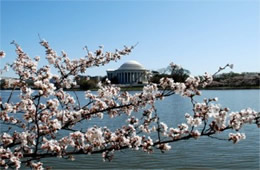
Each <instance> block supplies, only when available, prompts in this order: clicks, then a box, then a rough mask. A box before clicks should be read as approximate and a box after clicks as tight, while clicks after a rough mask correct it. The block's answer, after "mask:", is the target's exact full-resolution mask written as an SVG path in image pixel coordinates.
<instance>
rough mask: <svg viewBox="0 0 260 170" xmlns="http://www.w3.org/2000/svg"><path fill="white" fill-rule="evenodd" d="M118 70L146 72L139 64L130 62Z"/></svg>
mask: <svg viewBox="0 0 260 170" xmlns="http://www.w3.org/2000/svg"><path fill="white" fill-rule="evenodd" d="M118 70H146V69H145V68H144V66H143V65H142V64H140V63H139V62H137V61H134V60H131V61H127V62H125V63H124V64H122V65H121V66H120V67H119V69H118Z"/></svg>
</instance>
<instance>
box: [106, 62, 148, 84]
mask: <svg viewBox="0 0 260 170" xmlns="http://www.w3.org/2000/svg"><path fill="white" fill-rule="evenodd" d="M147 72H148V70H147V69H145V68H144V66H143V65H142V64H140V63H139V62H137V61H134V60H131V61H127V62H125V63H124V64H122V65H121V66H120V67H119V68H118V69H117V70H112V69H108V70H107V77H108V79H109V80H111V81H112V82H113V81H114V83H119V84H146V83H147V77H146V75H147Z"/></svg>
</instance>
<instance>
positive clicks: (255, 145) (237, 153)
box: [1, 90, 260, 169]
mask: <svg viewBox="0 0 260 170" xmlns="http://www.w3.org/2000/svg"><path fill="white" fill-rule="evenodd" d="M9 93H10V91H1V96H2V97H3V100H4V101H6V98H7V95H8V94H9ZM131 93H134V92H131ZM77 94H78V95H79V98H80V100H81V101H84V92H80V91H77ZM15 95H16V96H17V95H19V91H16V92H15ZM204 97H210V98H213V97H218V98H219V102H218V103H220V104H221V106H224V107H228V108H230V109H231V110H232V111H240V110H241V109H245V108H248V107H250V108H252V109H255V110H256V111H260V90H204V91H202V96H201V97H197V98H196V100H197V101H202V100H203V98H204ZM15 100H17V99H14V101H15ZM156 106H157V110H158V114H159V116H160V120H161V121H163V122H165V123H167V124H168V126H169V127H176V126H177V125H178V124H179V123H182V122H185V119H184V114H185V113H192V110H191V109H192V107H191V103H190V101H189V100H188V99H187V98H183V97H180V96H178V95H174V96H171V97H168V98H166V99H165V100H163V101H158V102H157V103H156ZM138 114H139V115H140V113H133V115H138ZM126 119H127V116H125V115H123V116H120V117H117V118H115V119H110V118H108V117H104V119H102V120H100V119H92V120H90V121H87V122H85V123H82V124H80V125H79V127H81V128H83V129H84V128H85V129H87V128H89V127H91V126H93V125H98V126H107V127H109V128H111V129H116V128H118V127H121V126H122V125H123V124H126V122H125V120H126ZM2 127H3V126H2ZM1 129H2V128H1ZM241 132H244V133H246V140H242V141H240V142H239V143H237V144H233V143H232V142H229V141H223V140H217V139H212V138H208V137H201V138H199V139H197V140H195V139H191V140H187V141H179V142H175V143H172V144H171V146H172V149H171V150H170V151H168V152H165V153H161V152H160V151H159V150H154V152H153V153H152V154H147V153H144V152H143V151H141V150H139V151H133V150H131V149H128V150H123V151H117V152H115V156H114V159H113V160H112V161H111V162H103V160H102V157H101V155H100V154H99V155H80V156H76V157H75V160H74V161H70V160H64V159H59V158H48V159H43V160H42V162H44V164H45V165H47V166H48V167H52V168H53V169H101V168H102V169H109V168H112V169H126V168H128V169H136V168H138V169H152V168H155V169H161V168H163V169H164V168H167V169H259V168H260V163H259V161H260V158H259V154H260V150H259V149H260V147H259V145H260V142H259V141H260V140H259V137H260V134H259V132H260V130H259V129H258V128H257V127H256V125H247V126H245V127H243V128H242V129H241ZM64 134H65V132H64ZM61 135H62V134H61ZM217 136H218V137H221V138H227V137H228V132H225V133H222V134H219V135H217Z"/></svg>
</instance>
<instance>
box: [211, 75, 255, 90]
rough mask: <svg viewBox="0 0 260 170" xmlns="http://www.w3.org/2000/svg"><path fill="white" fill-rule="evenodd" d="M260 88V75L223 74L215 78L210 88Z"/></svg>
mask: <svg viewBox="0 0 260 170" xmlns="http://www.w3.org/2000/svg"><path fill="white" fill-rule="evenodd" d="M221 87H227V88H260V73H257V72H244V73H234V72H229V73H222V74H219V75H217V76H215V77H214V79H213V82H212V83H211V84H210V85H209V86H208V88H221Z"/></svg>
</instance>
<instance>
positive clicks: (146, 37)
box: [0, 0, 260, 76]
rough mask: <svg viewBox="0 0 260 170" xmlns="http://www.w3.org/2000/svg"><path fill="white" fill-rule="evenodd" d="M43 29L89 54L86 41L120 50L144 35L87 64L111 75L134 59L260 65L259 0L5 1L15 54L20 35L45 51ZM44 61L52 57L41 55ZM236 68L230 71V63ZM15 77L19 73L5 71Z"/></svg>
mask: <svg viewBox="0 0 260 170" xmlns="http://www.w3.org/2000/svg"><path fill="white" fill-rule="evenodd" d="M38 33H39V34H40V35H41V37H42V38H44V39H46V40H47V41H49V43H50V45H51V46H52V47H53V48H54V49H55V50H56V51H57V52H60V51H61V50H65V51H66V52H67V53H68V54H69V56H70V57H71V58H77V57H83V56H84V55H85V52H84V51H83V47H84V46H85V45H87V46H88V47H89V49H90V50H95V49H96V48H97V47H98V46H99V45H104V46H105V50H108V51H114V49H116V48H119V49H120V48H122V47H123V46H124V45H129V46H130V45H134V44H136V43H137V42H139V44H138V46H137V47H136V48H135V49H134V51H133V53H132V54H131V55H129V56H126V57H124V58H123V59H122V60H120V61H118V62H113V63H110V64H108V65H106V66H104V67H98V68H93V69H89V70H87V73H86V74H88V75H105V74H106V69H109V68H118V67H119V66H120V65H121V64H123V63H124V62H126V61H128V60H137V61H139V62H140V63H142V64H143V65H144V66H145V67H146V68H147V69H154V70H158V69H160V68H163V67H167V66H168V64H169V63H170V62H172V61H173V62H174V63H177V64H180V65H182V66H183V67H184V68H186V69H188V70H190V71H191V72H192V74H194V75H199V74H203V73H204V72H205V71H208V72H210V73H214V72H215V71H216V70H217V69H218V67H219V66H223V65H225V64H226V63H233V64H234V65H235V68H234V69H233V71H235V72H247V71H248V72H252V71H260V1H258V0H255V1H252V0H248V1H246V0H245V1H243V0H240V1H236V0H227V1H224V0H221V1H217V0H215V1H211V0H209V1H205V0H203V1H198V0H197V1H187V0H184V1H84V0H81V1H7V0H4V1H3V0H2V1H1V35H0V37H1V44H0V48H1V49H2V50H4V51H5V52H6V53H7V56H6V58H5V59H4V60H2V61H1V66H2V65H3V63H5V62H12V61H13V60H14V58H15V57H16V56H15V52H14V47H13V46H12V45H10V42H11V41H12V40H16V41H17V42H18V43H19V44H20V45H21V46H22V48H23V49H24V51H25V52H27V53H28V54H29V55H30V56H31V57H35V56H36V55H40V56H41V57H42V58H43V57H44V49H43V48H42V47H41V46H40V45H39V38H38ZM41 61H42V62H41V65H46V64H47V62H45V61H43V60H41ZM228 71H230V70H228ZM5 75H6V76H13V75H14V74H13V73H12V72H9V73H7V74H5Z"/></svg>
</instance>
